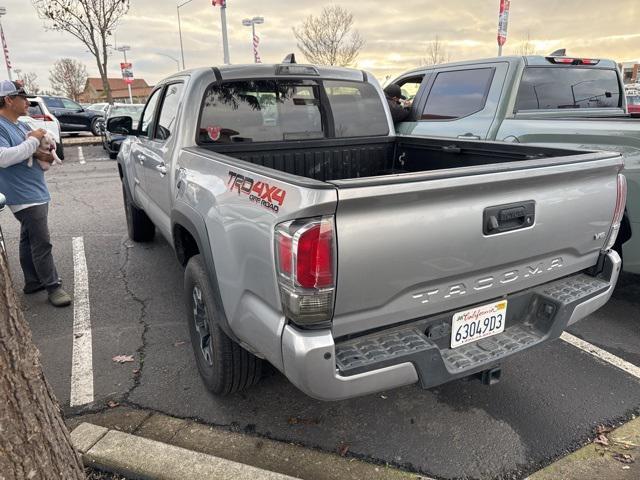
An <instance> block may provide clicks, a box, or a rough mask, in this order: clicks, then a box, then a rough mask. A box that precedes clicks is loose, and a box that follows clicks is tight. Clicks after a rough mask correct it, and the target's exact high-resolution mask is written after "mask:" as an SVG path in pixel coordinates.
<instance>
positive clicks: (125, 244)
mask: <svg viewBox="0 0 640 480" xmlns="http://www.w3.org/2000/svg"><path fill="white" fill-rule="evenodd" d="M120 247H121V248H124V261H123V262H122V264H121V265H120V268H119V271H120V275H121V278H122V282H123V284H124V289H125V292H127V294H128V295H129V296H130V297H131V298H132V299H133V301H134V302H136V303H137V304H139V305H140V316H139V317H138V323H139V324H140V325H142V335H141V343H140V346H139V347H138V348H137V349H136V354H137V356H138V369H137V371H136V372H135V373H134V374H133V385H132V386H131V388H129V389H128V390H127V391H126V392H124V394H123V395H122V399H123V401H125V402H128V401H129V396H130V395H131V394H132V393H133V391H134V390H135V389H136V388H138V387H139V386H140V380H141V377H142V369H143V368H144V359H145V349H146V348H147V333H148V331H149V324H148V323H147V322H146V320H145V318H146V315H147V303H146V300H144V299H142V298H140V297H138V296H137V295H136V294H135V293H134V292H133V290H132V289H131V286H130V285H129V278H128V277H127V267H128V265H129V260H130V255H129V250H130V249H132V248H133V245H132V244H130V243H129V238H128V237H125V238H124V239H123V241H122V243H121V244H120Z"/></svg>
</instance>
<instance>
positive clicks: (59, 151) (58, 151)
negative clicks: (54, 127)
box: [56, 139, 64, 160]
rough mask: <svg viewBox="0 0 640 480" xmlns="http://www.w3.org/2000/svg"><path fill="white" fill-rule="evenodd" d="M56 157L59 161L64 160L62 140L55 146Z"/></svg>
mask: <svg viewBox="0 0 640 480" xmlns="http://www.w3.org/2000/svg"><path fill="white" fill-rule="evenodd" d="M56 155H58V158H59V159H60V160H64V148H63V147H62V139H60V141H59V142H58V144H57V145H56Z"/></svg>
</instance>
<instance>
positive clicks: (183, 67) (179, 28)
mask: <svg viewBox="0 0 640 480" xmlns="http://www.w3.org/2000/svg"><path fill="white" fill-rule="evenodd" d="M191 2H193V0H187V1H186V2H183V3H181V4H179V5H176V11H177V12H178V35H180V55H181V56H182V69H183V70H185V68H186V67H185V66H184V48H183V47H182V25H181V23H180V8H181V7H184V6H185V5H186V4H187V3H191ZM178 70H180V66H178Z"/></svg>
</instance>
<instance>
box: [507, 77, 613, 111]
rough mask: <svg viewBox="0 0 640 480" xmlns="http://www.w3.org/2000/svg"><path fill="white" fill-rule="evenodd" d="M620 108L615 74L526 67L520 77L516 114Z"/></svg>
mask: <svg viewBox="0 0 640 480" xmlns="http://www.w3.org/2000/svg"><path fill="white" fill-rule="evenodd" d="M621 106H622V95H621V91H620V84H619V82H618V75H617V73H616V71H615V70H603V69H597V68H585V67H528V68H526V69H525V71H524V73H523V75H522V80H521V82H520V88H519V89H518V97H517V100H516V108H515V110H516V112H518V111H523V110H557V109H566V108H620V107H621Z"/></svg>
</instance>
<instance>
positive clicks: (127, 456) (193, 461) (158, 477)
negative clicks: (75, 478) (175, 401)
mask: <svg viewBox="0 0 640 480" xmlns="http://www.w3.org/2000/svg"><path fill="white" fill-rule="evenodd" d="M71 440H72V441H73V444H74V446H75V447H76V448H77V449H78V451H80V453H81V454H82V458H83V460H84V464H85V466H90V467H94V468H98V469H100V470H107V471H110V472H115V473H118V474H120V475H125V476H127V477H129V478H136V479H153V480H190V479H193V480H200V479H202V478H210V479H217V480H227V479H229V480H231V479H234V480H243V479H246V480H296V479H295V478H294V477H290V476H288V475H282V474H280V473H274V472H269V471H267V470H262V469H260V468H256V467H251V466H249V465H244V464H241V463H237V462H232V461H229V460H225V459H222V458H218V457H214V456H212V455H206V454H204V453H199V452H194V451H191V450H187V449H185V448H180V447H176V446H173V445H168V444H166V443H162V442H158V441H155V440H149V439H147V438H143V437H138V436H135V435H131V434H128V433H123V432H119V431H117V430H109V429H108V428H105V427H100V426H97V425H92V424H90V423H82V424H80V425H79V426H78V427H77V428H76V429H75V430H74V431H73V432H72V433H71Z"/></svg>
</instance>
